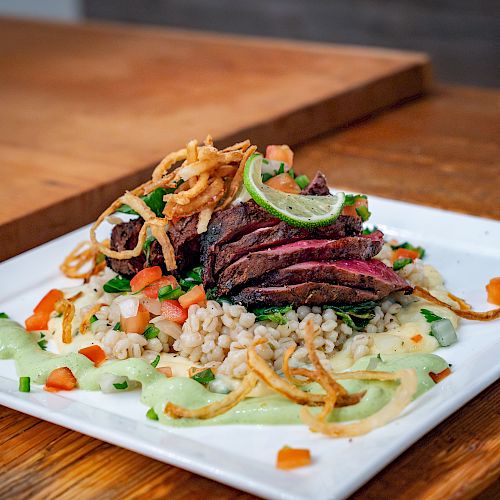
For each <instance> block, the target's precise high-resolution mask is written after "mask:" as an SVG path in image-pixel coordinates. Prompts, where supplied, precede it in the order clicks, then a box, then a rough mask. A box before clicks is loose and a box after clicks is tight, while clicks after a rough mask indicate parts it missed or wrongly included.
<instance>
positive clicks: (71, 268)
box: [59, 241, 109, 281]
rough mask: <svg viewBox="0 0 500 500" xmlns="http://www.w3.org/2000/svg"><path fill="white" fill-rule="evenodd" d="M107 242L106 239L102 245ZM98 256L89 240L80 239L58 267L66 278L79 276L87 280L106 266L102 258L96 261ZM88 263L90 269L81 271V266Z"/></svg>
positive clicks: (105, 244)
mask: <svg viewBox="0 0 500 500" xmlns="http://www.w3.org/2000/svg"><path fill="white" fill-rule="evenodd" d="M108 244H109V242H108V241H104V242H103V245H104V246H107V245H108ZM98 257H99V252H98V251H97V250H96V248H95V247H94V246H93V245H92V244H91V243H90V242H88V241H82V242H81V243H79V244H78V245H77V246H76V247H75V248H74V249H73V250H72V251H71V253H70V254H69V255H68V256H67V257H66V258H65V259H64V261H63V263H62V264H61V265H60V266H59V268H60V269H61V271H62V273H63V274H64V275H65V276H67V277H68V278H79V279H84V280H85V281H87V280H88V279H89V278H90V277H91V276H94V275H95V274H98V273H100V272H101V271H102V270H103V269H104V268H105V267H106V262H105V261H104V259H103V260H101V261H100V262H98ZM89 263H92V266H91V267H90V269H89V270H88V271H82V268H83V267H84V266H85V265H88V264H89Z"/></svg>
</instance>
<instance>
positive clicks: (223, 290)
mask: <svg viewBox="0 0 500 500" xmlns="http://www.w3.org/2000/svg"><path fill="white" fill-rule="evenodd" d="M382 245H383V234H382V232H381V231H375V232H374V233H372V234H369V235H363V236H348V237H346V238H342V239H341V240H302V241H297V242H295V243H288V244H286V245H281V246H278V247H274V248H270V249H268V250H261V251H259V252H254V253H251V254H248V255H246V256H245V257H241V258H240V259H238V260H237V261H236V262H234V263H233V264H231V265H230V266H229V267H227V268H226V269H225V270H224V271H223V272H222V273H221V274H220V276H219V280H218V293H219V294H220V295H226V294H228V293H229V292H230V291H231V290H232V289H233V288H236V287H240V286H242V285H244V284H245V283H248V282H250V283H251V282H252V281H254V280H256V279H257V278H260V277H261V276H263V275H264V274H266V273H268V272H270V271H275V270H276V269H282V268H284V267H287V266H291V265H293V264H298V263H299V262H308V261H311V260H313V261H330V260H347V259H362V260H365V259H371V258H372V257H374V256H375V255H376V254H378V253H379V252H380V250H381V248H382Z"/></svg>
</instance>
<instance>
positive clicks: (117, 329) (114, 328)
mask: <svg viewBox="0 0 500 500" xmlns="http://www.w3.org/2000/svg"><path fill="white" fill-rule="evenodd" d="M121 327H122V325H121V324H120V322H119V321H118V323H116V325H115V326H114V327H113V330H115V331H116V332H119V331H120V329H121Z"/></svg>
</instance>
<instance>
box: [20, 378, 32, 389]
mask: <svg viewBox="0 0 500 500" xmlns="http://www.w3.org/2000/svg"><path fill="white" fill-rule="evenodd" d="M30 390H31V385H30V378H29V377H19V392H30Z"/></svg>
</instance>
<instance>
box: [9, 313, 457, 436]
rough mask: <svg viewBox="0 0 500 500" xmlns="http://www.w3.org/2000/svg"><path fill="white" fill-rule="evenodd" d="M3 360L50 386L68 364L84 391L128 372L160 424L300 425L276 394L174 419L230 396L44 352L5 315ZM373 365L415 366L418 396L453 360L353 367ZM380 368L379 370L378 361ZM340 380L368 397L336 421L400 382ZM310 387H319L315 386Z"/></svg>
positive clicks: (382, 398)
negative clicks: (206, 415)
mask: <svg viewBox="0 0 500 500" xmlns="http://www.w3.org/2000/svg"><path fill="white" fill-rule="evenodd" d="M0 359H14V360H15V362H16V369H17V373H18V375H19V376H20V377H30V378H31V381H32V382H33V383H34V384H44V383H45V381H46V379H47V377H48V375H49V374H50V372H51V371H52V370H54V369H56V368H60V367H64V366H65V367H68V368H69V369H70V370H71V371H72V372H73V374H74V376H75V377H76V379H77V381H78V386H79V388H80V389H83V390H88V391H96V390H99V389H100V386H99V380H100V377H101V376H102V375H103V374H106V373H108V374H112V375H118V376H126V377H128V378H129V379H130V380H135V381H137V382H139V383H140V384H141V385H142V393H141V401H142V402H143V403H144V404H145V405H147V406H148V407H152V408H154V410H155V411H156V413H157V415H158V416H159V419H160V422H162V423H164V424H167V425H174V426H197V425H216V424H217V425H219V424H268V425H273V424H298V423H300V418H299V410H300V408H301V406H300V405H297V404H295V403H292V402H291V401H289V400H287V399H285V398H284V397H282V396H280V395H278V394H276V395H269V396H262V397H255V398H247V399H245V400H244V401H242V402H240V403H239V404H238V405H237V406H236V407H234V408H233V409H231V410H229V411H228V412H226V413H224V414H223V415H220V416H218V417H215V418H212V419H208V420H197V419H171V418H170V417H168V416H166V415H165V414H164V413H163V409H164V408H165V405H166V403H167V402H168V401H171V402H173V403H175V404H177V405H181V406H185V407H187V408H197V407H200V406H205V405H207V404H209V403H212V402H214V401H218V400H220V399H223V398H224V395H221V394H216V393H213V392H210V391H209V390H208V389H206V388H205V387H204V386H203V385H202V384H200V383H198V382H196V381H195V380H192V379H190V378H187V377H172V378H167V377H165V375H163V374H162V373H160V372H159V371H157V370H156V369H155V368H153V367H152V366H151V365H150V364H148V363H147V362H146V361H144V360H143V359H137V358H130V359H126V360H117V361H108V362H106V363H105V364H104V365H101V366H100V367H98V368H96V367H95V366H94V364H93V363H92V362H91V361H90V360H89V359H87V358H86V357H85V356H83V355H81V354H78V353H71V354H66V355H58V354H53V353H51V352H47V351H44V350H42V349H41V348H40V347H39V346H38V344H37V340H36V337H35V336H34V335H31V334H29V333H28V332H26V330H25V329H24V328H22V327H21V326H20V325H19V324H18V323H16V322H14V321H12V320H10V319H1V318H0ZM372 359H375V360H376V361H372V363H371V366H370V367H371V368H372V369H375V370H381V371H397V370H400V369H402V368H414V369H415V370H416V372H417V376H418V388H417V393H416V397H418V396H420V395H421V394H423V393H424V392H425V391H427V390H429V389H430V388H431V387H433V386H434V385H435V384H434V382H433V380H432V379H431V378H430V377H429V375H428V374H429V372H434V373H439V372H441V371H443V370H445V369H446V368H448V363H447V362H446V361H445V360H444V359H443V358H440V357H439V356H436V355H434V354H391V355H384V356H383V357H382V359H380V358H376V357H375V358H374V357H365V358H361V359H359V360H358V361H357V362H356V363H355V364H354V365H353V366H352V369H353V370H366V369H367V367H368V364H369V363H370V360H372ZM374 364H376V366H375V367H374V368H373V365H374ZM340 383H341V384H342V385H343V386H344V387H345V388H346V389H347V390H348V391H349V392H360V391H366V394H365V395H364V397H363V398H362V400H361V401H360V402H359V403H358V404H356V405H353V406H349V407H344V408H336V409H335V410H334V411H333V413H332V415H331V417H330V419H331V420H335V421H346V420H356V419H361V418H365V417H367V416H369V415H371V414H373V413H375V412H376V411H377V410H379V409H380V408H382V407H383V406H384V405H385V404H386V403H387V402H388V401H389V400H390V399H391V397H392V394H393V391H394V388H395V387H396V385H397V383H396V382H391V381H385V382H382V381H363V380H345V381H344V380H342V381H340ZM309 389H310V390H311V391H315V390H317V387H314V384H312V385H311V386H310V387H309Z"/></svg>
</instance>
